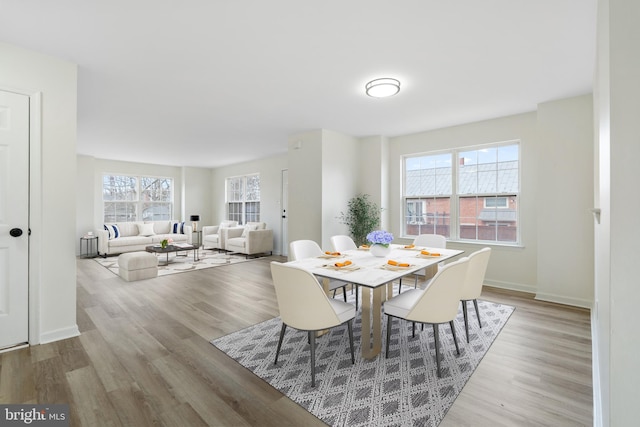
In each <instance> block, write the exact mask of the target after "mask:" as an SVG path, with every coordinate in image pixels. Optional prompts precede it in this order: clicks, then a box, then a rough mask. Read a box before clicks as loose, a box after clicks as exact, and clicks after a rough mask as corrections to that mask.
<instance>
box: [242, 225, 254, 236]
mask: <svg viewBox="0 0 640 427" xmlns="http://www.w3.org/2000/svg"><path fill="white" fill-rule="evenodd" d="M257 229H258V224H247V225H245V226H244V230H242V236H240V237H247V235H248V233H249V232H250V231H254V230H257Z"/></svg>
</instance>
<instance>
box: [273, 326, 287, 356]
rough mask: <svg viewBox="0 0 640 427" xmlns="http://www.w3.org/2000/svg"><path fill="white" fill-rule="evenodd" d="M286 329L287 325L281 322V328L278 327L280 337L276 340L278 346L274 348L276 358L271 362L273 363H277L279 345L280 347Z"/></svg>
mask: <svg viewBox="0 0 640 427" xmlns="http://www.w3.org/2000/svg"><path fill="white" fill-rule="evenodd" d="M286 329H287V325H285V324H284V323H283V324H282V328H281V329H280V339H279V340H278V348H277V349H276V360H275V361H274V362H273V364H274V365H277V364H278V355H279V354H280V347H282V339H283V338H284V331H285V330H286Z"/></svg>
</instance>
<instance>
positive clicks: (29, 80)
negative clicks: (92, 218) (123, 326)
mask: <svg viewBox="0 0 640 427" xmlns="http://www.w3.org/2000/svg"><path fill="white" fill-rule="evenodd" d="M0 87H2V88H3V89H11V90H14V91H16V92H19V93H23V94H26V95H30V96H37V95H36V94H38V93H41V95H42V96H41V111H37V112H36V114H37V116H38V117H39V118H40V120H41V121H40V125H41V128H40V129H34V128H33V126H37V125H38V120H34V121H32V123H31V125H32V133H31V138H32V140H31V147H30V150H31V170H30V175H31V183H30V186H31V188H30V191H31V200H30V214H29V215H30V219H29V227H30V228H31V236H30V238H29V246H30V248H29V258H30V259H29V265H30V266H29V276H30V277H29V286H30V289H29V293H30V297H29V298H30V304H29V306H30V307H29V317H30V319H29V322H30V326H29V340H30V342H31V343H32V344H37V343H44V342H49V341H54V340H58V339H63V338H68V337H71V336H75V335H77V334H78V327H77V325H76V260H75V256H74V245H75V240H76V239H75V238H76V233H75V215H76V203H75V199H76V191H75V190H76V128H77V125H76V116H77V104H76V99H77V67H76V65H75V64H71V63H69V62H65V61H61V60H59V59H56V58H53V57H50V56H46V55H41V54H39V53H36V52H32V51H28V50H25V49H21V48H18V47H16V46H12V45H9V44H6V43H2V42H0ZM32 106H33V105H32Z"/></svg>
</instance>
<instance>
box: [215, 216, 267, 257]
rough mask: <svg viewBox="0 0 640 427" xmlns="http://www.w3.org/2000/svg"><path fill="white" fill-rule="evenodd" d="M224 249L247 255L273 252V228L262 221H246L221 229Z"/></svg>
mask: <svg viewBox="0 0 640 427" xmlns="http://www.w3.org/2000/svg"><path fill="white" fill-rule="evenodd" d="M222 235H223V236H224V237H223V241H224V242H225V247H224V248H225V250H227V251H229V252H235V253H241V254H245V255H246V256H247V257H249V255H258V254H263V253H267V252H268V253H269V254H272V253H273V230H270V229H267V224H265V223H264V222H248V223H247V224H246V225H244V226H240V227H231V228H226V229H224V230H222Z"/></svg>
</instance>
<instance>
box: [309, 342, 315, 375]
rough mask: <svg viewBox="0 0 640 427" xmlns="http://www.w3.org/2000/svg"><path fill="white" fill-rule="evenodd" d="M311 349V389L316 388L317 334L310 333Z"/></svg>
mask: <svg viewBox="0 0 640 427" xmlns="http://www.w3.org/2000/svg"><path fill="white" fill-rule="evenodd" d="M309 349H310V350H311V387H315V386H316V332H315V331H309Z"/></svg>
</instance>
